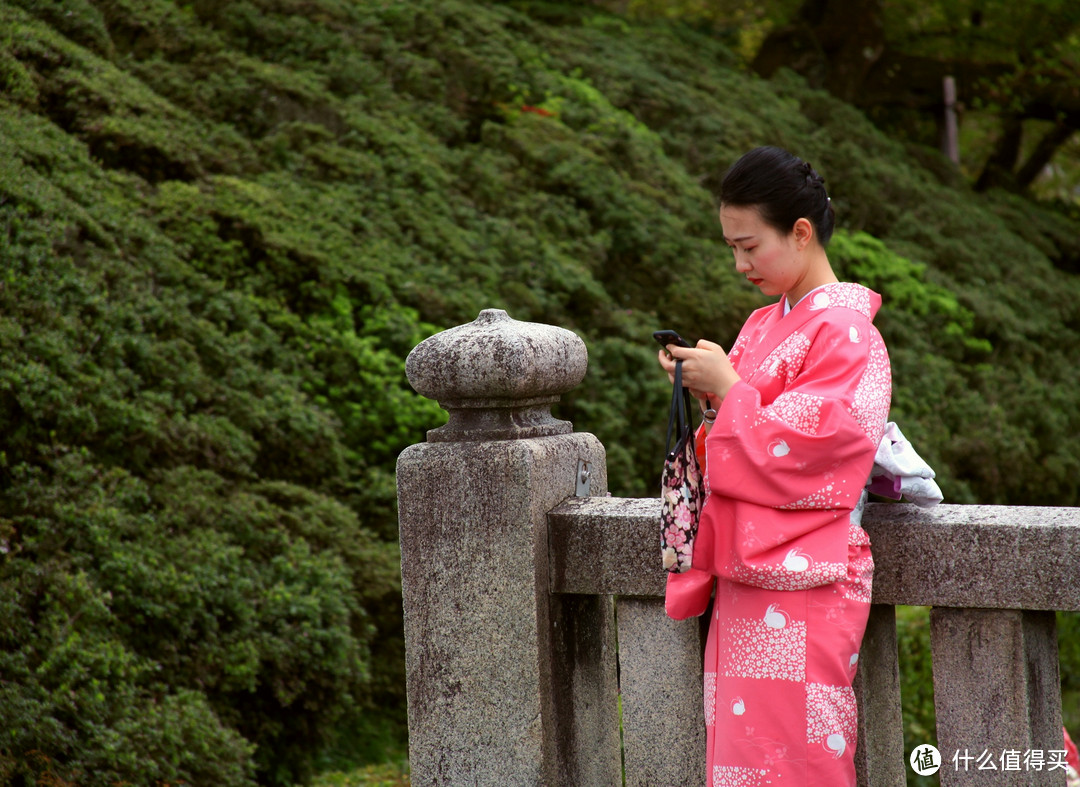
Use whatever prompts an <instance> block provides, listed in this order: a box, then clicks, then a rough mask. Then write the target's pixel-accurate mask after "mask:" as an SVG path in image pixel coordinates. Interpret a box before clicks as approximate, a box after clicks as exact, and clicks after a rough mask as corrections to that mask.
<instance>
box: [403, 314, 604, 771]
mask: <svg viewBox="0 0 1080 787" xmlns="http://www.w3.org/2000/svg"><path fill="white" fill-rule="evenodd" d="M586 366H587V353H586V349H585V344H584V342H583V341H582V340H581V339H580V338H578V337H577V336H576V335H575V334H573V333H571V332H570V331H567V330H564V329H562V328H556V327H553V326H548V325H540V324H536V323H526V322H519V321H517V320H512V319H511V318H510V317H509V316H508V315H507V314H506V312H504V311H501V310H495V309H487V310H484V311H483V312H481V313H480V316H479V317H478V318H477V319H476V320H475V321H474V322H472V323H469V324H466V325H461V326H458V327H456V328H451V329H450V330H447V331H443V332H442V333H440V334H437V335H435V336H433V337H431V338H430V339H427V340H426V341H424V342H422V343H421V344H420V345H418V346H417V347H416V348H415V349H414V350H413V351H412V353H410V355H409V358H408V361H407V363H406V372H407V374H408V377H409V382H410V383H411V384H412V386H413V387H414V388H415V389H416V390H417V391H418V392H419V393H421V394H422V395H424V396H426V397H428V398H431V399H435V400H437V401H438V402H439V404H440V406H442V407H443V408H444V409H445V410H447V411H448V412H449V416H450V417H449V421H448V423H447V424H446V425H445V426H443V427H440V428H438V429H433V430H431V431H430V432H428V435H427V437H428V441H427V442H426V443H420V444H417V445H413V446H410V447H409V448H408V449H406V450H405V451H403V452H402V453H401V455H400V457H399V458H398V465H397V481H398V500H399V523H400V529H401V574H402V596H403V603H404V619H405V647H406V670H407V679H406V680H407V689H408V704H409V758H410V767H411V771H412V781H413V783H414V784H417V785H424V787H427V785H444V784H445V785H492V787H496V786H497V787H506V786H507V785H566V784H582V785H584V784H589V785H609V784H610V785H615V784H619V783H620V782H621V776H620V760H619V739H618V707H617V692H618V688H617V683H616V678H615V673H616V668H615V642H614V622H613V619H612V618H613V613H612V603H611V599H610V598H605V597H602V596H576V595H552V594H551V593H550V592H549V576H548V573H549V572H548V565H549V543H548V526H547V513H548V511H550V510H551V509H552V508H554V507H555V506H556V505H558V504H559V503H560V502H561V501H563V500H565V499H566V498H568V497H571V496H573V495H575V493H578V494H580V493H582V492H583V491H584V492H585V493H586V494H592V495H602V494H604V493H605V491H606V484H607V478H606V467H605V459H604V448H603V446H602V445H601V443H600V442H599V440H597V439H596V438H595V437H594V436H592V435H590V434H582V433H574V432H573V430H572V426H571V424H570V423H569V422H567V421H561V420H557V419H556V418H554V417H553V416H552V414H551V411H550V409H551V406H552V405H553V404H554V403H556V402H558V401H559V398H560V396H561V394H563V393H566V392H567V391H569V390H571V389H572V388H573V387H574V386H576V385H577V384H578V383H580V382H581V380H582V379H583V377H584V376H585V370H586ZM582 469H584V471H585V472H586V473H587V474H588V476H587V479H586V478H585V477H584V474H583V473H582ZM586 486H587V487H588V489H587V490H584V489H583V488H584V487H586ZM586 744H587V745H586ZM586 752H587V753H588V754H587V756H586V754H585V753H586Z"/></svg>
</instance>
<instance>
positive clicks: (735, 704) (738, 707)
mask: <svg viewBox="0 0 1080 787" xmlns="http://www.w3.org/2000/svg"><path fill="white" fill-rule="evenodd" d="M731 712H732V713H734V714H735V715H736V716H742V715H743V714H744V713H746V703H745V702H743V698H742V697H736V698H735V699H733V700H732V701H731Z"/></svg>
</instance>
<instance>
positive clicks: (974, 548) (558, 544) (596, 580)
mask: <svg viewBox="0 0 1080 787" xmlns="http://www.w3.org/2000/svg"><path fill="white" fill-rule="evenodd" d="M659 515H660V501H659V498H656V499H653V498H611V497H582V498H571V499H569V500H567V501H566V502H565V503H563V504H562V505H560V506H558V507H557V508H555V509H554V510H553V511H551V512H550V513H549V514H548V523H549V528H550V533H549V538H550V543H551V545H552V548H551V563H550V577H551V590H552V592H555V593H585V594H613V595H628V596H654V597H656V596H663V594H664V583H665V578H666V573H665V572H664V570H663V569H662V568H661V565H660V529H659ZM863 525H864V527H865V528H866V530H867V531H868V532H869V533H870V538H871V541H872V544H873V547H872V548H873V554H874V561H875V564H876V570H875V573H874V603H875V604H909V605H929V606H938V607H982V608H988V609H1044V610H1050V609H1053V610H1080V579H1078V577H1080V569H1078V566H1080V508H1050V507H1039V506H977V505H939V506H935V507H934V508H930V509H922V508H918V507H916V506H913V505H907V504H893V503H871V504H869V505H868V506H867V509H866V513H865V515H864V517H863Z"/></svg>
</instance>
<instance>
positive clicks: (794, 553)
mask: <svg viewBox="0 0 1080 787" xmlns="http://www.w3.org/2000/svg"><path fill="white" fill-rule="evenodd" d="M784 568H786V569H787V570H788V571H795V572H801V571H806V569H808V568H810V561H809V559H808V558H807V557H806V555H805V554H804V553H803V552H802V551H801V550H800V549H798V548H796V549H793V550H791V551H790V552H788V553H787V557H785V558H784Z"/></svg>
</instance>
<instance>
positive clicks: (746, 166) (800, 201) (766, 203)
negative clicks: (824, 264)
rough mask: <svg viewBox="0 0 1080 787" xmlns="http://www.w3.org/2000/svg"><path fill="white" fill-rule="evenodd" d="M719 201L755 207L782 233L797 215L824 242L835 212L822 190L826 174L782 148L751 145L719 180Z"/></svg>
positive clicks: (829, 231) (789, 228)
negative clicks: (812, 227)
mask: <svg viewBox="0 0 1080 787" xmlns="http://www.w3.org/2000/svg"><path fill="white" fill-rule="evenodd" d="M720 204H721V205H733V206H738V207H756V208H757V209H758V211H759V212H760V213H761V218H762V219H763V220H764V221H765V223H766V224H768V225H769V226H771V227H773V228H774V229H775V230H776V231H777V232H781V233H784V234H785V235H786V234H787V233H789V232H791V230H792V228H793V227H794V226H795V222H796V221H798V220H799V219H802V218H805V219H809V220H810V221H811V222H812V223H813V225H814V231H815V233H816V234H817V239H818V242H819V243H820V244H821V245H822V246H824V245H826V244H827V243H828V242H829V238H831V237H832V232H833V225H834V224H835V222H836V214H835V213H833V208H832V203H831V202H830V200H829V195H828V194H827V193H826V192H825V178H823V177H821V175H819V174H818V173H817V172H816V171H815V170H814V168H813V167H811V166H810V165H809V164H808V163H807V162H805V161H803V160H802V159H801V158H799V157H798V156H793V155H792V154H791V153H788V152H787V151H786V150H784V149H783V148H777V147H771V146H770V147H761V148H754V149H753V150H751V151H750V152H749V153H747V154H745V155H744V156H743V157H742V158H740V159H739V160H738V161H736V162H735V163H734V164H732V165H731V169H729V170H728V171H727V174H726V175H724V180H723V182H722V183H721V184H720Z"/></svg>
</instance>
